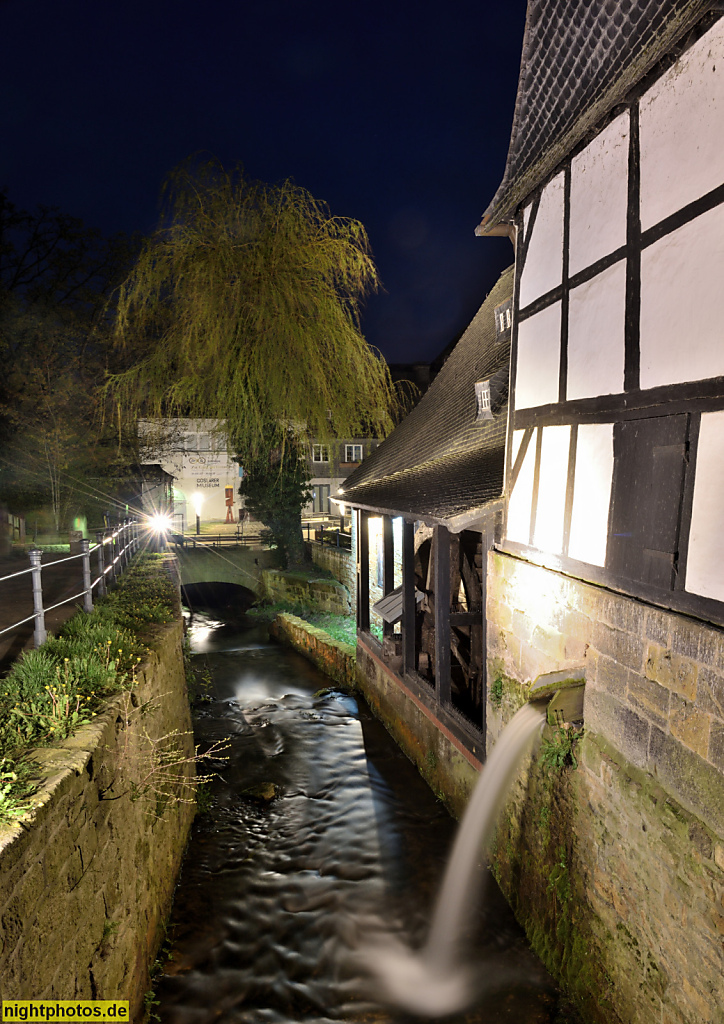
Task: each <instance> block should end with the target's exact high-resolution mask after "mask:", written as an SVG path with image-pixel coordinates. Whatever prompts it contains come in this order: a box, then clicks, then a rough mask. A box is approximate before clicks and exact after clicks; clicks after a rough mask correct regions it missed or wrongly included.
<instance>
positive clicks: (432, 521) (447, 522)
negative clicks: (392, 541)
mask: <svg viewBox="0 0 724 1024" xmlns="http://www.w3.org/2000/svg"><path fill="white" fill-rule="evenodd" d="M330 501H333V502H335V504H337V505H340V504H341V505H349V507H350V508H356V509H359V510H360V511H362V512H373V513H375V515H379V516H391V517H392V518H393V519H405V520H407V522H420V523H424V524H425V525H426V526H444V527H446V528H447V529H448V530H449V531H450V533H462V532H463V530H469V529H471V528H475V525H476V524H477V523H478V522H481V521H482V520H483V519H485V518H486V517H488V516H489V515H490V514H491V512H497V511H498V510H499V509H502V507H503V499H502V498H493V499H492V500H491V501H489V502H487V504H485V505H479V506H478V507H477V508H472V509H469V510H468V511H467V512H461V513H460V514H459V515H457V516H452V517H451V518H449V519H444V518H442V517H441V516H434V515H430V513H428V512H401V511H400V510H399V509H393V508H379V507H378V506H376V505H364V504H362V503H361V502H359V501H349V500H348V499H347V498H345V496H344V494H340V495H338V496H337V497H335V498H330Z"/></svg>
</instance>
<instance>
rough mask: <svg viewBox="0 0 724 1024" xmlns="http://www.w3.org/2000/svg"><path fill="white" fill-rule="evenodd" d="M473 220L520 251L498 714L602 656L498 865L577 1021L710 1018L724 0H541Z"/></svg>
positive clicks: (720, 851)
mask: <svg viewBox="0 0 724 1024" xmlns="http://www.w3.org/2000/svg"><path fill="white" fill-rule="evenodd" d="M478 233H479V234H481V235H485V234H486V233H487V234H489V233H494V234H508V235H509V237H511V240H512V241H513V242H514V244H515V248H516V274H515V294H514V302H513V333H512V343H511V344H512V352H511V400H510V409H509V435H508V446H507V454H506V490H507V498H508V500H507V509H506V519H505V524H504V528H503V531H502V536H501V538H500V541H499V543H498V544H497V545H496V550H495V551H494V552H491V554H490V556H489V561H488V579H487V586H488V600H487V637H488V671H489V675H490V676H491V677H492V676H494V677H495V679H496V680H497V681H498V694H499V696H500V697H501V709H500V712H499V713H494V712H493V710H492V709H489V710H490V714H489V724H490V729H489V739H495V737H496V735H497V733H498V732H499V731H500V728H501V726H502V724H503V722H504V720H505V719H506V718H507V717H508V715H509V714H510V713H512V710H513V709H514V706H515V704H516V702H518V701H519V700H520V699H521V695H525V694H526V692H528V689H527V688H528V687H529V686H530V684H531V682H532V681H533V680H534V679H535V678H536V677H537V676H539V675H541V674H544V673H548V672H556V671H560V670H566V671H567V670H571V669H575V671H576V672H577V673H579V674H580V675H581V676H585V680H586V683H585V702H584V714H585V726H586V733H585V737H584V739H583V740H581V741H580V744H579V754H578V761H579V764H578V769H577V771H576V772H575V780H574V781H573V782H572V783H571V785H570V787H569V788H568V789H567V790H565V793H566V795H565V797H561V799H560V802H559V803H557V804H556V805H554V806H551V805H550V804H545V800H546V799H547V798H546V796H545V793H546V792H548V791H547V790H546V789H545V788H543V789H542V790H541V789H538V790H537V791H536V790H535V788H533V789H530V790H529V792H528V795H527V801H528V802H527V803H526V798H525V797H520V802H519V803H518V805H517V806H516V807H514V808H509V810H508V812H507V816H506V818H505V821H504V824H503V825H501V829H500V834H499V841H498V846H497V852H496V856H495V864H496V870H497V872H498V877H499V878H500V880H501V883H502V885H503V888H504V890H505V891H506V893H507V895H508V897H509V899H510V900H511V902H512V903H513V905H514V906H515V907H516V909H517V911H518V913H519V916H520V917H521V919H522V920H523V921H524V923H525V924H526V926H527V927H528V928H529V930H530V932H531V933H532V934H536V935H537V936H538V943H539V946H540V948H541V949H542V950H544V951H545V953H546V956H547V962H548V964H549V966H550V967H551V969H552V970H554V972H556V973H558V974H559V976H560V977H563V978H564V979H565V981H566V983H567V985H568V986H569V988H570V990H571V991H572V993H573V994H574V996H575V998H576V999H577V1001H578V1002H579V1004H580V1005H582V1006H583V1007H584V1008H585V1011H586V1016H587V1019H591V1020H605V1021H607V1022H609V1021H627V1022H633V1021H637V1022H643V1021H656V1022H657V1024H658V1022H660V1021H667V1022H672V1024H673V1022H677V1024H684V1022H694V1021H702V1022H703V1021H712V1022H713V1021H716V1020H719V1019H721V995H722V988H721V986H722V981H721V979H722V975H723V973H724V951H723V947H722V942H721V935H722V930H721V923H722V920H724V918H723V917H722V913H723V911H722V906H721V899H722V893H723V892H724V633H723V632H722V629H721V627H722V626H723V625H724V288H723V287H722V282H723V281H724V20H722V16H721V5H713V4H708V3H697V2H683V0H678V2H677V0H656V2H647V0H626V2H617V3H602V2H593V0H530V2H529V4H528V16H527V22H526V30H525V37H524V42H523V56H522V62H521V75H520V81H519V89H518V96H517V101H516V110H515V117H514V122H513V130H512V136H511V143H510V150H509V154H508V161H507V167H506V171H505V176H504V179H503V182H502V184H501V186H500V189H499V190H498V192H497V194H496V195H495V197H494V198H493V200H492V202H491V204H490V206H489V207H488V209H487V211H486V213H485V215H484V217H483V221H482V224H481V225H480V226H479V228H478ZM560 792H561V793H563V792H564V790H560ZM541 802H542V805H541V806H540V809H539V808H538V807H537V806H536V804H541ZM531 803H532V804H533V808H532V809H531V806H530V804H531ZM674 821H676V822H677V825H676V826H675V825H674V824H673V822H674ZM542 836H543V837H545V838H542ZM703 837H706V839H705V841H704V842H700V841H699V839H703ZM694 864H696V865H697V868H696V869H694V868H693V865H694ZM549 872H550V873H549ZM563 876H565V879H566V885H567V886H568V887H569V888H567V890H566V892H567V893H568V894H569V896H568V898H569V899H571V900H572V902H571V903H570V904H568V905H567V906H568V910H567V911H566V909H565V907H566V904H564V903H563V902H562V901H561V900H560V899H558V898H557V897H556V889H555V886H556V885H557V884H558V882H557V880H558V879H560V877H563ZM551 879H553V880H554V881H553V882H552V881H551ZM683 879H686V882H685V883H683ZM682 883H683V888H682ZM523 894H524V895H523ZM566 913H567V914H568V917H567V918H565V926H564V927H562V925H561V920H562V919H564V917H565V914H566Z"/></svg>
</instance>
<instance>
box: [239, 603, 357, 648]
mask: <svg viewBox="0 0 724 1024" xmlns="http://www.w3.org/2000/svg"><path fill="white" fill-rule="evenodd" d="M282 612H286V613H287V614H288V615H296V617H297V618H298V619H304V621H305V622H308V623H309V624H310V625H311V626H316V627H317V629H323V630H324V632H325V633H329V635H330V636H331V637H332V638H333V639H334V640H337V641H339V642H340V643H343V644H351V645H352V646H353V647H356V645H357V623H356V621H355V617H354V615H334V614H332V612H318V611H314V610H312V609H311V608H305V607H304V605H301V604H296V603H294V602H290V601H275V602H274V603H273V604H260V605H256V606H255V607H254V608H250V609H249V611H248V612H247V615H251V616H253V617H254V618H258V619H260V620H261V621H262V622H271V621H272V620H273V619H275V618H276V617H277V615H279V614H281V613H282Z"/></svg>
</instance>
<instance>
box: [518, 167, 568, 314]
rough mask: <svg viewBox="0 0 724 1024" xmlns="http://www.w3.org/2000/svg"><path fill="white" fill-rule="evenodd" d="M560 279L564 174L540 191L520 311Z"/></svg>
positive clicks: (527, 257)
mask: <svg viewBox="0 0 724 1024" xmlns="http://www.w3.org/2000/svg"><path fill="white" fill-rule="evenodd" d="M562 279H563V174H559V175H557V176H556V177H555V178H553V180H552V181H551V182H549V183H548V184H547V185H546V187H545V188H544V189H543V194H542V195H541V200H540V206H539V207H538V213H537V215H536V219H535V224H534V225H533V234H532V236H531V240H530V245H529V246H528V254H527V256H526V259H525V263H524V264H523V273H522V275H521V278H520V307H521V309H523V308H525V306H527V305H528V304H529V303H531V302H533V300H534V299H537V298H538V297H539V296H541V295H545V293H546V292H549V291H550V290H551V288H555V287H556V286H557V285H559V284H560V283H561V281H562Z"/></svg>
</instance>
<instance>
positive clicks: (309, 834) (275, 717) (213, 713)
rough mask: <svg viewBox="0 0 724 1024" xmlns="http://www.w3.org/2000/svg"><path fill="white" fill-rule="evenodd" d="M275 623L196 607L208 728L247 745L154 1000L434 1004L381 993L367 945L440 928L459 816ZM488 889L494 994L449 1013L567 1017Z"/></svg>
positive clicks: (221, 1009) (282, 1010) (224, 773)
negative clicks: (379, 936) (368, 963)
mask: <svg viewBox="0 0 724 1024" xmlns="http://www.w3.org/2000/svg"><path fill="white" fill-rule="evenodd" d="M266 634H267V631H266V627H264V626H259V625H257V624H256V623H254V621H253V620H252V619H247V620H244V619H241V620H239V621H237V622H235V623H233V624H232V623H224V622H221V621H217V620H215V619H213V618H211V617H209V616H208V615H204V614H200V613H195V614H194V615H193V617H192V618H191V620H190V622H189V638H190V640H191V644H192V650H193V652H194V654H195V655H196V657H197V658H200V659H202V660H203V663H204V665H205V668H206V669H208V682H207V686H206V691H207V692H205V693H204V694H203V696H202V698H201V699H197V700H196V701H195V702H194V708H193V712H194V729H195V732H196V742H197V743H199V744H200V746H201V749H202V750H204V749H206V748H207V747H208V746H210V745H211V743H213V742H214V741H217V740H220V739H223V738H224V737H228V738H229V741H230V746H229V749H228V751H227V756H228V760H227V761H224V762H218V763H217V764H215V765H214V767H215V768H216V770H217V771H218V773H219V774H218V776H217V777H216V778H214V779H213V780H212V782H211V783H210V784H209V786H208V793H209V795H210V800H209V804H210V806H209V808H208V810H205V811H204V813H201V814H199V815H197V817H196V820H195V823H194V826H193V830H192V835H191V840H190V843H189V847H188V850H187V853H186V858H185V861H184V865H183V869H182V873H181V878H180V880H179V884H178V887H177V890H176V895H175V902H174V907H173V911H172V916H171V921H170V925H169V932H168V934H169V945H170V948H171V958H170V959H169V961H168V962H167V963H166V964H165V966H164V972H165V973H164V974H163V975H162V976H161V977H160V978H159V979H158V980H157V981H156V988H155V991H156V996H155V998H156V999H157V1000H158V1004H157V1005H155V1006H154V1007H153V1009H154V1011H155V1012H156V1013H157V1015H158V1017H159V1018H160V1020H161V1021H162V1022H163V1024H206V1022H211V1021H214V1022H221V1024H232V1022H239V1024H241V1022H249V1024H262V1022H270V1024H277V1022H279V1024H282V1022H297V1024H301V1022H304V1024H323V1022H327V1021H340V1020H341V1021H366V1022H379V1024H383V1022H384V1024H387V1022H408V1021H409V1022H411V1021H414V1020H418V1019H419V1018H417V1017H412V1016H410V1015H408V1014H405V1013H402V1012H401V1011H398V1010H394V1009H389V1008H385V1007H384V1006H383V1005H382V1004H381V1003H380V1002H379V1001H378V999H379V993H378V990H377V988H376V986H375V984H374V983H373V982H372V981H371V980H370V979H369V978H364V977H361V976H360V972H359V967H358V966H357V964H358V958H357V957H356V955H355V954H356V950H357V949H358V947H359V946H360V945H364V943H365V942H369V937H370V936H371V935H372V936H373V935H374V934H375V933H376V932H379V931H380V930H382V928H384V930H385V931H386V932H387V933H388V934H389V933H392V934H393V935H395V936H397V937H398V938H399V941H400V942H404V943H406V944H408V945H411V946H412V947H413V948H416V947H419V946H421V945H422V944H423V942H424V941H425V937H426V935H427V931H428V929H429V925H430V918H431V914H432V907H433V903H434V898H435V895H436V891H437V888H438V887H439V884H440V880H441V878H442V875H443V872H444V867H445V862H446V859H447V855H448V853H449V850H450V847H451V845H452V841H453V838H454V835H455V828H456V823H455V822H454V820H453V819H452V818H450V816H449V815H448V814H447V812H446V810H445V808H444V807H443V805H442V804H441V803H440V802H439V801H438V800H436V799H435V797H434V796H433V794H432V793H431V791H430V790H429V789H428V787H427V785H426V784H425V783H424V782H423V780H422V779H421V778H420V776H419V775H418V773H417V771H416V769H415V768H414V767H413V765H412V764H411V763H410V762H409V761H408V760H407V758H406V757H405V756H404V754H403V753H402V752H401V751H400V749H399V748H398V747H397V746H396V745H395V743H394V742H393V741H392V739H391V738H390V737H389V736H388V734H387V732H386V731H385V729H384V728H383V727H382V725H381V724H380V723H379V722H378V721H377V720H376V719H375V718H374V717H373V716H372V714H371V712H370V711H369V709H368V708H367V707H366V705H365V704H364V703H363V701H362V700H361V698H356V697H351V696H349V695H347V694H344V693H341V692H340V691H337V690H334V689H331V690H330V689H329V687H330V686H331V685H333V684H331V682H330V680H329V679H328V678H327V677H326V676H324V675H323V674H322V673H321V672H319V671H318V670H317V669H316V668H315V667H314V666H313V665H311V664H310V663H309V662H308V661H306V660H305V659H304V658H303V657H301V655H299V654H297V653H296V652H295V651H292V650H290V649H288V648H285V647H282V646H280V645H278V644H276V643H274V642H270V641H269V640H268V639H267V635H266ZM480 903H481V905H480V909H479V912H478V913H477V915H475V916H476V921H475V929H474V933H472V934H470V936H469V939H468V948H469V952H470V957H471V959H472V961H473V963H474V964H475V973H476V975H478V976H479V979H480V984H479V986H478V995H477V999H476V1001H475V1003H474V1004H473V1005H472V1007H471V1008H470V1009H468V1010H467V1011H465V1012H464V1013H459V1014H454V1015H452V1016H448V1017H445V1018H439V1019H444V1020H445V1021H447V1022H450V1024H457V1022H463V1021H464V1022H466V1024H478V1022H480V1024H483V1022H485V1024H499V1022H503V1021H507V1022H512V1021H514V1022H516V1024H553V1022H556V1024H563V1022H564V1021H567V1020H568V1019H569V1017H568V1015H567V1013H566V1010H565V1008H564V1005H563V1003H562V1002H561V999H560V996H559V994H558V992H557V990H556V988H555V986H554V984H553V982H552V981H551V979H550V977H549V976H548V974H547V973H546V971H545V969H544V968H543V966H542V964H541V963H540V961H539V960H538V959H537V958H536V957H535V956H534V954H533V953H532V952H531V951H530V950H529V948H528V946H527V943H526V940H525V936H524V934H523V933H522V930H521V929H520V928H519V927H518V925H517V924H516V922H515V920H514V918H513V916H512V913H511V911H510V909H509V908H508V906H507V904H506V903H505V901H504V899H503V897H502V895H501V894H500V892H499V890H498V888H497V886H496V885H495V882H494V881H493V880H492V878H490V877H489V878H488V879H487V880H486V884H485V894H484V898H483V899H482V900H481V901H480ZM427 1019H430V1018H429V1017H428V1018H427ZM436 1019H437V1018H436Z"/></svg>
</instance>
